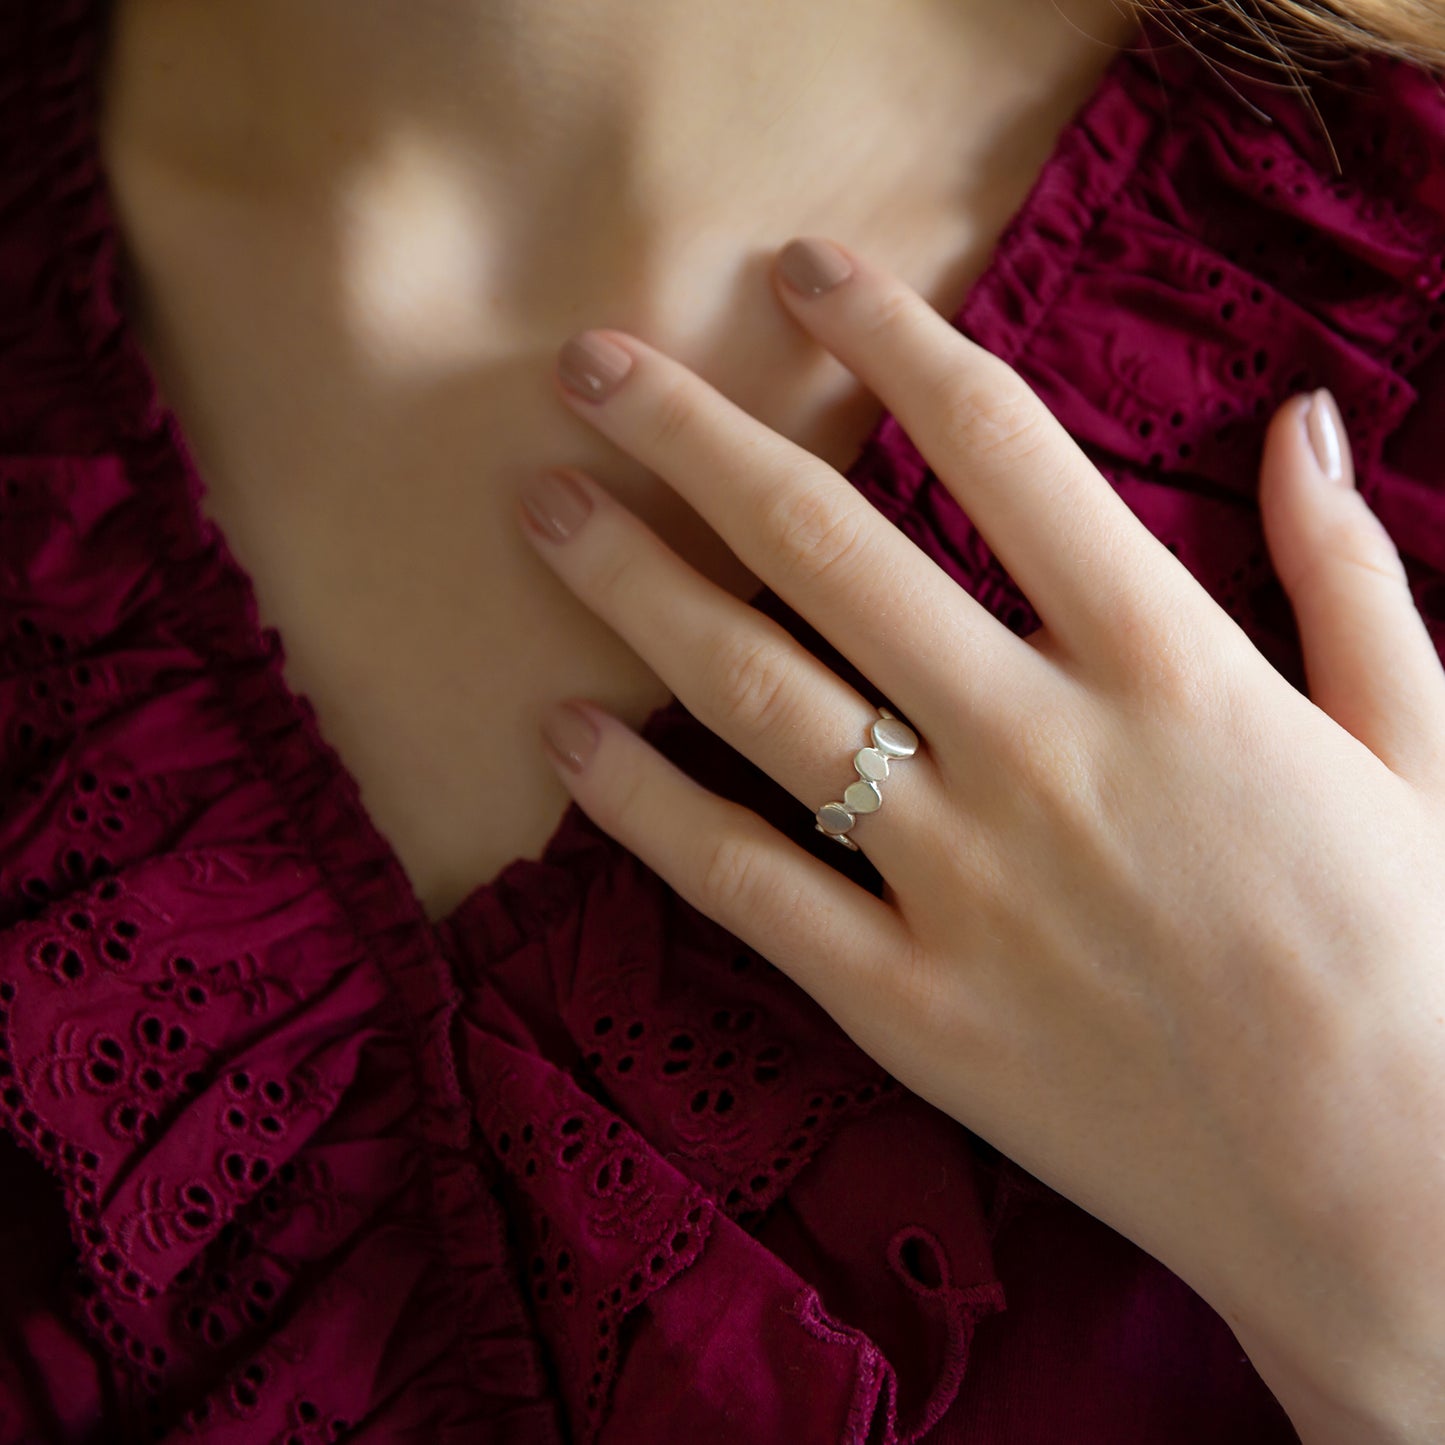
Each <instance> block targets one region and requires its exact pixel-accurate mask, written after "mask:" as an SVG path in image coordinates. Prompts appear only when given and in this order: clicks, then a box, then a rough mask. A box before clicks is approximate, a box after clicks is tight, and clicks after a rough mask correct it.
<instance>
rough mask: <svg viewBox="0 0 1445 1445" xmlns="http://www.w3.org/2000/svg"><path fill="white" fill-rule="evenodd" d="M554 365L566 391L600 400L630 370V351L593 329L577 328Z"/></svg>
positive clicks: (614, 387) (609, 394)
mask: <svg viewBox="0 0 1445 1445" xmlns="http://www.w3.org/2000/svg"><path fill="white" fill-rule="evenodd" d="M557 369H558V371H559V372H560V373H561V377H562V385H563V386H565V387H566V388H567V390H568V391H570V392H572V393H573V394H574V395H576V396H580V397H585V398H586V400H588V401H602V400H603V399H604V398H606V397H609V396H611V395H612V393H613V392H614V391H616V390H617V386H618V383H619V382H620V381H621V380H622V378H623V377H624V376H626V375H627V373H628V372H629V371H631V370H632V353H631V352H629V351H624V350H623V349H622V347H620V346H619V345H618V344H617V343H616V342H615V341H609V340H608V339H607V338H606V337H605V336H599V335H598V334H597V333H596V332H595V331H579V332H578V333H577V335H576V336H573V337H571V338H570V339H569V340H568V342H567V344H566V345H565V346H564V347H563V348H562V351H561V354H560V355H559V357H558V361H557Z"/></svg>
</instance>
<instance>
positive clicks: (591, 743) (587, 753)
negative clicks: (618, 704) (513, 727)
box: [542, 702, 598, 773]
mask: <svg viewBox="0 0 1445 1445" xmlns="http://www.w3.org/2000/svg"><path fill="white" fill-rule="evenodd" d="M597 736H598V735H597V724H596V723H594V722H593V721H592V719H591V718H590V717H588V716H587V714H586V713H585V712H583V711H582V710H581V709H580V708H576V707H573V706H572V705H571V704H570V703H565V702H554V703H552V704H551V706H550V707H548V708H547V710H546V711H545V712H544V713H543V714H542V741H543V742H544V743H546V745H547V749H548V751H549V752H550V753H551V754H552V755H553V757H554V758H556V760H557V761H558V762H559V763H561V764H562V766H563V767H565V768H566V769H567V770H568V771H569V772H573V773H580V772H581V771H582V769H583V768H585V767H586V766H587V764H588V763H589V762H591V761H592V754H593V753H595V752H596V751H597Z"/></svg>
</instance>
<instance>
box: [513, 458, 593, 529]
mask: <svg viewBox="0 0 1445 1445" xmlns="http://www.w3.org/2000/svg"><path fill="white" fill-rule="evenodd" d="M522 510H523V512H524V513H525V514H526V518H527V520H528V521H529V522H530V523H531V524H532V527H533V529H534V530H535V531H537V532H538V533H540V534H541V535H542V536H543V537H545V538H546V540H547V541H549V542H565V541H566V540H567V538H568V537H570V536H572V534H573V533H574V532H576V530H577V529H578V528H579V527H580V526H581V525H582V523H583V522H585V521H586V520H587V515H588V513H589V512H591V510H592V498H591V497H589V496H588V495H587V493H586V492H585V491H583V489H582V488H581V487H580V486H579V485H578V484H577V483H576V482H575V481H573V479H572V478H571V477H569V476H568V475H567V473H566V472H541V473H539V474H538V475H537V476H535V477H533V478H531V479H530V480H529V481H528V483H527V485H526V486H525V487H524V488H523V489H522Z"/></svg>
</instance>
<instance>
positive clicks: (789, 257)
mask: <svg viewBox="0 0 1445 1445" xmlns="http://www.w3.org/2000/svg"><path fill="white" fill-rule="evenodd" d="M778 270H779V272H780V273H781V274H782V277H783V280H784V281H786V282H787V283H788V285H789V286H791V287H792V288H793V290H794V291H799V292H801V293H802V294H803V295H804V296H819V295H821V294H822V293H823V292H824V291H831V290H832V289H833V287H835V286H836V285H837V284H838V283H839V282H840V281H846V280H847V279H848V277H849V276H851V275H852V274H853V265H852V263H851V262H850V261H849V260H848V258H847V257H846V256H845V255H844V254H843V253H842V252H841V251H840V250H839V249H838V248H837V247H836V246H831V245H829V244H828V242H826V241H807V240H802V239H799V240H796V241H789V242H788V244H787V245H786V246H784V247H783V249H782V252H781V253H780V254H779V256H778Z"/></svg>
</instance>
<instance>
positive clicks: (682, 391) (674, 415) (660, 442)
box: [651, 381, 697, 453]
mask: <svg viewBox="0 0 1445 1445" xmlns="http://www.w3.org/2000/svg"><path fill="white" fill-rule="evenodd" d="M696 417H697V404H696V402H695V400H694V398H693V394H692V388H691V387H690V386H689V385H688V384H687V382H686V381H669V382H667V383H666V384H665V385H663V386H662V387H661V388H660V389H659V391H658V393H657V395H656V396H655V397H654V398H653V402H652V417H651V429H652V441H653V445H654V446H655V447H656V448H657V449H658V450H659V451H661V452H664V453H667V452H671V451H674V450H676V449H677V448H678V447H679V446H682V445H684V444H685V439H686V438H687V436H688V435H689V434H690V432H691V429H692V427H693V425H694V423H695V421H696Z"/></svg>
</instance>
